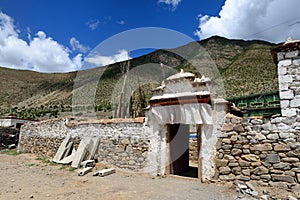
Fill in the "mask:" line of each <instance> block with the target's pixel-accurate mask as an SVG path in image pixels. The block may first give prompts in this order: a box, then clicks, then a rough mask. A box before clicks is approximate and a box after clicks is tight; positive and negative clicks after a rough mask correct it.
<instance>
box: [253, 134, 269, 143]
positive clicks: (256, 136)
mask: <svg viewBox="0 0 300 200" xmlns="http://www.w3.org/2000/svg"><path fill="white" fill-rule="evenodd" d="M254 139H256V140H258V141H261V140H265V139H266V136H264V135H263V134H261V133H257V134H256V135H255V137H254Z"/></svg>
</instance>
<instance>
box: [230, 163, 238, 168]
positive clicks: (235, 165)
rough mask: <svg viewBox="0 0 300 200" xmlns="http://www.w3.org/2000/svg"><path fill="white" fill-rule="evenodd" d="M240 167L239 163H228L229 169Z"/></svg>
mask: <svg viewBox="0 0 300 200" xmlns="http://www.w3.org/2000/svg"><path fill="white" fill-rule="evenodd" d="M238 166H239V163H237V162H230V163H228V167H238Z"/></svg>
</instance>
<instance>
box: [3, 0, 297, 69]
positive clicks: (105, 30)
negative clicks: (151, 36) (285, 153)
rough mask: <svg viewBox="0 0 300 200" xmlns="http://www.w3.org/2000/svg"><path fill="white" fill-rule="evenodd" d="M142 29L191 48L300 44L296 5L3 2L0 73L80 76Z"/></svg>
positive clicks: (279, 1)
mask: <svg viewBox="0 0 300 200" xmlns="http://www.w3.org/2000/svg"><path fill="white" fill-rule="evenodd" d="M143 27H161V28H167V29H170V30H174V31H177V32H179V33H182V34H184V35H186V36H188V37H190V38H191V39H192V40H201V39H205V38H208V37H211V36H212V35H220V36H223V37H227V38H234V39H246V40H248V39H260V40H266V41H270V42H274V43H278V42H284V41H285V40H286V38H287V37H292V38H294V39H300V6H299V0H242V1H241V0H129V1H117V0H105V1H104V0H72V1H69V0H64V1H63V0H60V1H58V0H43V1H39V0H2V1H1V2H0V66H3V67H9V68H15V69H29V70H34V71H41V72H68V71H73V70H80V69H82V68H83V63H84V62H87V61H88V59H86V58H87V56H88V55H89V53H90V52H91V51H92V50H93V49H94V48H95V47H96V46H97V45H98V44H100V43H101V42H103V41H105V40H107V39H109V38H110V37H112V36H114V35H116V34H119V33H122V32H124V31H128V30H132V29H135V28H143ZM178 44H179V43H178ZM178 44H177V43H176V45H178ZM145 52H147V51H145V50H144V51H136V52H128V51H127V49H126V47H122V46H120V49H118V51H116V52H115V53H111V54H110V55H97V59H96V57H95V59H94V61H95V63H97V65H98V66H100V65H106V64H110V63H113V62H117V61H121V60H125V59H127V58H128V57H135V56H137V55H140V54H142V53H145Z"/></svg>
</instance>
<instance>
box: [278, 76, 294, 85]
mask: <svg viewBox="0 0 300 200" xmlns="http://www.w3.org/2000/svg"><path fill="white" fill-rule="evenodd" d="M278 82H279V84H281V83H292V82H293V76H292V75H279V76H278Z"/></svg>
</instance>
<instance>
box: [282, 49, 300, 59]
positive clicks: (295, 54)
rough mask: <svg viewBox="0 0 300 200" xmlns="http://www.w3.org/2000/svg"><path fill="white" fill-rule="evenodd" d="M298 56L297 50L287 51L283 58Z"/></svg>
mask: <svg viewBox="0 0 300 200" xmlns="http://www.w3.org/2000/svg"><path fill="white" fill-rule="evenodd" d="M298 55H299V50H295V51H289V52H286V53H285V58H286V59H287V58H295V57H297V56H298Z"/></svg>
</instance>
